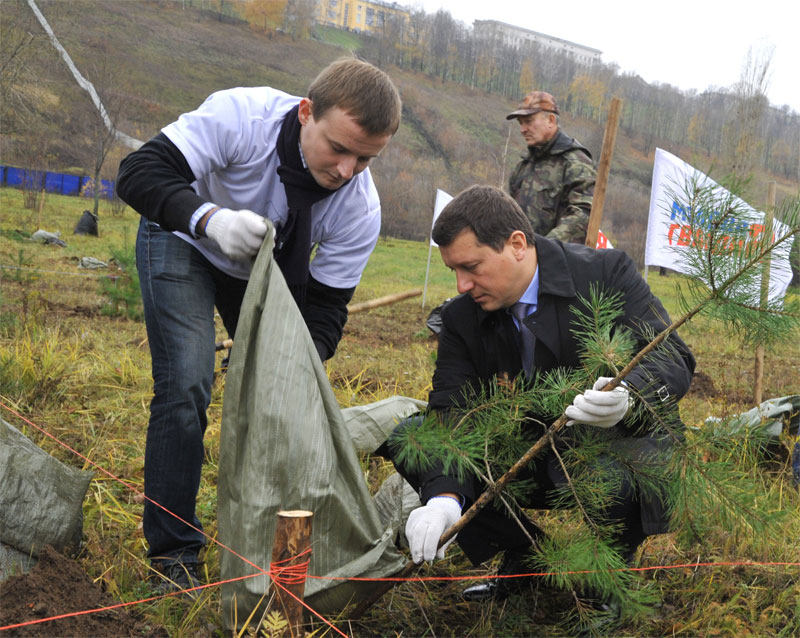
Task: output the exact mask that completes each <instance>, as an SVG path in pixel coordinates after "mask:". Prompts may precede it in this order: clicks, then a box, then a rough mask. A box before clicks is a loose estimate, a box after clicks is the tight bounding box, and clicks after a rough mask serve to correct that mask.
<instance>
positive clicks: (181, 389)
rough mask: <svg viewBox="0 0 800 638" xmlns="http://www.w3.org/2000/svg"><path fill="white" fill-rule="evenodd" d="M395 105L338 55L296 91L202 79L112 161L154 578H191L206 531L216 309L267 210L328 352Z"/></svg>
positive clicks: (181, 581)
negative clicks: (140, 350)
mask: <svg viewBox="0 0 800 638" xmlns="http://www.w3.org/2000/svg"><path fill="white" fill-rule="evenodd" d="M400 113H401V102H400V97H399V94H398V92H397V89H396V87H395V86H394V84H393V83H392V81H391V79H390V78H389V77H388V76H387V75H386V74H385V73H384V72H383V71H381V70H379V69H377V68H376V67H374V66H372V65H370V64H368V63H366V62H361V61H358V60H355V59H343V60H338V61H336V62H334V63H332V64H331V65H329V66H328V67H326V68H325V69H324V70H323V71H322V72H321V73H320V74H319V75H318V76H317V78H316V79H315V80H314V81H313V82H312V83H311V85H310V87H309V90H308V96H307V97H304V98H299V97H295V96H291V95H288V94H286V93H283V92H282V91H279V90H276V89H273V88H269V87H257V88H241V87H240V88H234V89H230V90H225V91H219V92H217V93H214V94H212V95H211V96H210V97H209V98H208V99H206V101H205V102H204V103H203V104H202V105H201V106H200V107H198V108H197V109H196V110H194V111H191V112H189V113H185V114H183V115H181V116H180V117H179V118H178V120H177V121H176V122H173V123H172V124H169V125H168V126H166V127H165V128H164V129H162V132H161V133H160V134H159V135H157V136H156V137H154V138H153V139H151V140H150V141H148V142H147V143H146V144H144V145H143V146H142V147H141V148H140V149H139V150H137V151H135V152H133V153H131V154H130V155H128V157H126V158H125V159H124V160H123V161H122V163H121V164H120V172H119V176H118V179H117V190H118V193H119V195H120V197H121V198H122V199H123V200H124V201H126V202H127V203H128V204H130V205H131V206H132V207H133V208H134V209H135V210H137V211H138V212H139V213H140V214H141V215H142V220H141V224H140V227H139V235H138V237H137V242H136V261H137V268H138V271H139V279H140V283H141V288H142V298H143V302H144V312H145V322H146V324H147V334H148V338H149V343H150V351H151V355H152V360H153V380H154V396H153V400H152V402H151V405H150V422H149V426H148V430H147V444H146V449H145V494H146V495H147V497H148V500H147V501H146V503H145V511H144V533H145V537H146V539H147V542H148V545H149V551H148V557H149V558H150V559H151V561H152V563H153V566H154V567H155V568H156V569H157V570H158V571H159V572H160V573H161V574H162V575H163V576H164V582H163V583H162V585H161V589H163V590H165V591H171V590H175V589H186V588H187V587H193V586H197V585H198V584H199V580H198V578H197V560H198V552H199V550H200V549H201V548H202V547H203V545H204V544H205V541H204V535H203V533H202V531H201V530H202V526H201V523H200V521H199V520H198V518H197V516H196V515H195V500H196V496H197V491H198V488H199V484H200V469H201V465H202V461H203V455H204V448H203V434H204V432H205V429H206V424H207V418H206V409H207V408H208V404H209V401H210V395H211V384H212V381H213V370H214V343H215V329H214V307H215V306H216V308H217V310H218V311H219V314H220V316H221V318H222V321H223V323H224V325H225V328H226V330H227V331H228V333H229V334H230V335H231V336H233V334H234V331H235V328H236V323H237V321H238V316H239V308H240V306H241V302H242V298H243V295H244V291H245V288H246V285H247V279H248V277H249V273H250V267H251V265H252V261H253V258H254V257H255V255H256V253H257V252H258V250H259V248H260V246H261V243H262V240H263V238H264V236H265V234H266V233H267V232H268V229H269V227H270V226H269V225H268V224H267V223H266V221H265V220H269V222H271V224H272V226H274V228H275V232H276V238H275V246H276V247H275V252H274V257H275V260H276V263H277V264H278V265H279V266H280V268H281V271H282V273H283V275H284V278H285V279H286V281H287V284H288V285H289V288H290V290H291V291H292V294H293V296H294V298H295V300H296V301H297V304H298V306H299V307H300V309H301V311H302V313H303V317H304V319H305V321H306V324H307V326H308V329H309V331H310V333H311V336H312V338H313V340H314V344H315V345H316V348H317V351H318V353H319V355H320V358H321V359H322V360H323V361H324V360H325V359H328V358H329V357H330V356H331V355H332V354H333V353H334V351H335V349H336V346H337V344H338V342H339V339H340V338H341V335H342V329H343V327H344V324H345V321H346V320H347V303H348V302H349V301H350V299H351V298H352V295H353V292H354V290H355V287H356V285H357V284H358V282H359V281H360V278H361V273H362V271H363V269H364V267H365V266H366V263H367V260H368V258H369V255H370V253H371V252H372V249H373V248H374V246H375V243H376V241H377V239H378V233H379V230H380V201H379V199H378V193H377V191H376V189H375V185H374V184H373V182H372V177H371V176H370V173H369V170H368V168H367V167H368V166H369V164H370V162H371V161H372V159H374V158H375V157H377V156H378V154H379V153H380V152H381V151H382V150H383V148H384V147H385V146H386V145H387V144H388V142H389V140H390V139H391V137H392V135H394V133H395V132H396V130H397V128H398V126H399V123H400ZM314 245H316V252H315V255H314V259H313V260H311V261H310V255H311V249H312V246H314ZM309 261H310V263H309ZM173 514H174V515H173ZM176 516H177V517H180V519H182V520H179V519H178V518H176ZM183 521H186V522H188V523H191V526H190V525H187V524H186V523H185V522H183Z"/></svg>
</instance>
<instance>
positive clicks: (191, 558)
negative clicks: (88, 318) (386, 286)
mask: <svg viewBox="0 0 800 638" xmlns="http://www.w3.org/2000/svg"><path fill="white" fill-rule="evenodd" d="M136 266H137V269H138V271H139V282H140V285H141V289H142V301H143V304H144V317H145V323H146V324H147V337H148V339H149V342H150V354H151V357H152V365H153V400H152V402H151V403H150V422H149V425H148V427H147V443H146V446H145V456H144V490H145V494H146V495H147V497H148V498H149V499H152V500H153V501H155V502H156V503H158V504H159V505H161V506H163V508H164V509H162V508H161V507H159V506H158V505H154V504H152V503H151V502H150V501H149V500H148V501H145V506H144V521H143V526H144V535H145V538H146V539H147V543H148V546H149V550H148V553H147V555H148V557H149V558H150V559H151V560H153V561H157V562H161V563H165V564H168V563H170V562H175V561H181V562H195V561H197V555H198V552H199V551H200V549H201V548H202V547H203V545H204V544H205V537H204V536H203V534H202V533H201V532H199V531H196V530H193V529H192V528H191V527H189V526H188V525H186V524H185V523H183V522H182V521H181V520H178V518H176V517H175V516H173V515H172V514H170V513H169V512H172V513H173V514H175V515H177V516H178V517H180V518H181V519H183V521H188V522H190V523H191V524H192V525H194V526H195V527H197V528H198V529H202V528H201V524H200V521H199V520H198V518H197V516H196V515H195V500H196V498H197V490H198V488H199V486H200V470H201V466H202V463H203V458H204V455H205V449H204V447H203V435H204V433H205V430H206V424H207V419H206V409H207V408H208V404H209V402H210V399H211V384H212V382H213V380H214V358H215V351H214V343H215V331H214V306H216V307H217V309H218V311H219V314H220V316H221V317H222V321H223V324H224V325H225V328H226V330H227V331H228V334H229V335H230V336H231V337H233V335H234V332H235V329H236V322H237V321H238V319H239V308H240V306H241V303H242V298H243V297H244V291H245V288H246V287H247V282H246V281H242V280H240V279H235V278H233V277H230V276H228V275H226V274H225V273H223V272H222V271H220V270H219V269H217V268H215V267H214V266H212V265H211V264H210V263H209V262H208V260H206V258H205V257H203V256H202V255H201V254H200V253H199V252H198V251H197V250H196V249H195V248H194V247H193V246H192V245H191V244H189V243H187V242H185V241H183V240H182V239H180V238H179V237H176V236H175V235H173V234H172V233H170V232H167V231H164V230H162V229H161V228H160V227H159V226H158V225H157V224H153V223H152V222H149V221H148V220H147V219H145V218H144V217H143V218H142V220H141V223H140V224H139V234H138V237H137V239H136ZM165 510H168V511H165Z"/></svg>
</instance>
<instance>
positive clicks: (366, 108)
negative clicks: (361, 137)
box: [308, 58, 402, 135]
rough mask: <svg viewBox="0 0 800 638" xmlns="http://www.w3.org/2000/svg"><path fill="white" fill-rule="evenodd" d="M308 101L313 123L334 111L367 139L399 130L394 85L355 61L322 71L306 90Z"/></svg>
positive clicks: (377, 71) (336, 63) (338, 62)
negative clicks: (347, 118) (344, 115)
mask: <svg viewBox="0 0 800 638" xmlns="http://www.w3.org/2000/svg"><path fill="white" fill-rule="evenodd" d="M308 99H309V100H311V114H312V115H313V116H314V119H315V120H319V119H321V118H322V117H323V116H324V115H325V113H327V112H328V110H330V109H332V108H336V107H338V108H340V109H342V110H343V111H344V112H345V113H347V114H348V115H350V116H351V117H352V118H353V119H355V121H356V122H357V123H358V125H359V126H360V127H361V128H363V129H364V131H366V133H367V134H369V135H381V134H385V133H389V134H390V135H394V134H395V132H396V131H397V128H398V127H399V126H400V116H401V111H402V102H401V101H400V94H399V93H398V91H397V87H396V86H395V85H394V82H392V80H391V78H390V77H389V76H388V75H387V74H386V73H384V72H383V71H381V70H380V69H379V68H377V67H375V66H373V65H371V64H370V63H369V62H363V61H362V60H357V59H356V58H340V59H338V60H336V61H334V62H332V63H331V64H329V65H328V66H327V67H325V68H324V69H323V70H322V71H321V72H320V74H319V75H318V76H317V77H316V78H315V79H314V81H313V82H312V83H311V86H309V87H308Z"/></svg>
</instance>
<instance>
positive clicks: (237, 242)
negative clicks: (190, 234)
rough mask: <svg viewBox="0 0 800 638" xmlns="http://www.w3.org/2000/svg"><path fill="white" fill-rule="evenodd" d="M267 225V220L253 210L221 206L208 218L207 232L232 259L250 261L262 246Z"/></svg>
mask: <svg viewBox="0 0 800 638" xmlns="http://www.w3.org/2000/svg"><path fill="white" fill-rule="evenodd" d="M267 227H268V226H267V220H266V219H264V218H263V217H261V215H256V214H255V213H254V212H252V211H249V210H235V211H234V210H231V209H229V208H220V209H219V210H217V211H215V212H213V213H212V214H211V216H210V217H209V218H208V221H207V222H206V227H205V232H206V236H207V237H208V238H209V239H213V240H214V241H215V242H217V244H219V247H220V248H221V249H222V252H223V253H225V255H227V256H228V257H230V258H231V259H233V260H235V261H249V260H250V259H252V258H253V257H255V256H256V253H258V249H259V248H261V243H262V241H263V240H264V235H266V234H267Z"/></svg>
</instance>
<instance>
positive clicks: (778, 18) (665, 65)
mask: <svg viewBox="0 0 800 638" xmlns="http://www.w3.org/2000/svg"><path fill="white" fill-rule="evenodd" d="M401 4H405V3H403V2H402V1H401ZM409 4H410V5H411V6H420V7H422V8H423V9H424V10H425V12H426V13H435V12H436V11H437V10H438V9H440V8H441V9H445V10H446V11H449V12H450V14H451V15H452V16H453V17H454V18H455V19H456V20H460V21H462V22H464V23H466V24H468V25H472V21H473V20H476V19H477V20H499V21H501V22H507V23H509V24H513V25H516V26H520V27H524V28H526V29H531V30H533V31H539V32H541V33H546V34H547V35H552V36H556V37H559V38H562V39H564V40H571V41H573V42H576V43H578V44H583V45H585V46H589V47H592V48H594V49H599V50H600V51H602V52H603V55H602V60H603V62H605V63H612V62H614V63H616V64H618V65H619V70H620V72H633V73H637V74H638V75H640V76H641V77H642V78H644V79H645V80H646V81H647V82H650V83H654V82H659V83H664V84H671V85H673V86H676V87H678V88H680V89H683V90H688V89H697V91H698V92H702V91H704V90H705V89H707V88H709V87H712V86H713V87H730V86H731V85H733V84H735V83H736V82H737V81H738V79H739V76H740V74H741V71H742V66H743V65H744V62H745V59H746V56H747V52H748V49H749V48H750V47H753V50H754V51H755V50H757V49H759V48H763V47H764V46H769V45H770V44H771V45H774V47H775V49H774V55H773V57H772V64H771V67H770V68H771V70H772V72H771V75H770V82H769V85H768V88H767V97H768V98H769V100H770V102H771V103H772V104H773V105H774V106H778V107H780V106H782V105H784V104H788V105H789V106H790V107H791V108H792V109H794V110H795V111H797V112H800V35H798V33H800V32H798V28H797V25H798V24H800V0H759V1H754V0H750V1H749V2H744V1H743V0H727V1H726V0H670V1H669V2H642V0H607V1H606V2H598V1H597V0H567V1H566V2H564V3H561V4H558V3H541V2H530V3H524V2H520V1H519V0H411V1H410V2H409Z"/></svg>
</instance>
